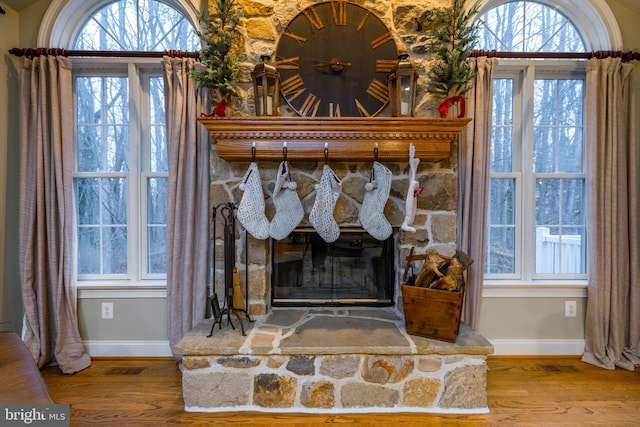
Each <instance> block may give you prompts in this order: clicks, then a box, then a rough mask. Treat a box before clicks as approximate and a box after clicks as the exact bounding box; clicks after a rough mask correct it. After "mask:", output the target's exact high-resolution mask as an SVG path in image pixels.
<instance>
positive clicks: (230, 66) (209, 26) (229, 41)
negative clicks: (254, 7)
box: [191, 0, 243, 102]
mask: <svg viewBox="0 0 640 427" xmlns="http://www.w3.org/2000/svg"><path fill="white" fill-rule="evenodd" d="M215 9H216V10H215V12H214V13H212V14H211V15H207V14H206V13H202V14H201V15H200V22H201V23H202V24H203V26H204V31H203V32H198V36H199V37H200V39H201V40H202V42H203V44H204V48H203V49H201V50H200V61H201V62H202V64H203V65H204V66H205V69H204V70H203V71H193V72H192V73H191V77H192V78H193V79H194V80H195V81H196V83H197V85H198V87H201V88H209V89H211V90H212V91H214V92H215V94H216V95H217V97H218V99H217V100H216V101H219V100H220V99H223V98H224V99H227V100H228V101H229V102H231V101H232V100H233V99H235V98H238V97H239V95H240V94H239V91H238V72H239V69H240V57H239V55H238V52H237V48H236V46H234V44H235V43H236V41H237V40H238V39H239V37H240V33H238V32H237V31H236V27H237V26H238V23H239V22H240V18H241V17H242V16H243V13H242V11H241V10H240V9H239V8H238V7H237V5H236V2H235V0H216V1H215Z"/></svg>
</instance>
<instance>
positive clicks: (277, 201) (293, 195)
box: [269, 161, 304, 240]
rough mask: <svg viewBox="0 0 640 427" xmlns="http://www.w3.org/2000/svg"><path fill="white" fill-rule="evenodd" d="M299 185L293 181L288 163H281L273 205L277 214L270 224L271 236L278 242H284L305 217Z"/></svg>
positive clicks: (274, 190)
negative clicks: (297, 190) (298, 191)
mask: <svg viewBox="0 0 640 427" xmlns="http://www.w3.org/2000/svg"><path fill="white" fill-rule="evenodd" d="M297 188H298V186H297V184H296V183H295V182H293V181H292V180H291V174H290V173H289V168H288V166H287V162H286V161H283V162H282V163H280V167H279V168H278V176H277V177H276V185H275V187H274V189H273V194H272V195H271V196H272V197H273V203H274V205H275V208H276V214H275V215H274V216H273V219H272V220H271V224H269V235H270V236H271V238H273V239H276V240H282V239H284V238H285V237H287V236H288V235H289V234H291V232H292V231H293V230H294V229H295V228H296V227H297V226H298V224H300V221H302V218H303V217H304V208H303V207H302V203H301V202H300V198H299V197H298V193H297V192H296V189H297Z"/></svg>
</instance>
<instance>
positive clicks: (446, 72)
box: [426, 0, 478, 98]
mask: <svg viewBox="0 0 640 427" xmlns="http://www.w3.org/2000/svg"><path fill="white" fill-rule="evenodd" d="M465 2H466V0H453V5H452V6H451V7H449V8H444V9H436V10H434V13H433V20H434V25H433V26H432V28H431V29H430V30H428V31H427V34H428V35H429V37H430V38H431V42H430V44H429V45H428V47H427V48H428V51H429V52H431V53H433V54H434V55H433V61H432V64H431V67H430V68H429V70H428V71H427V73H426V76H427V85H426V89H427V92H429V93H431V94H432V95H435V96H436V97H438V98H449V97H452V96H456V95H462V94H464V93H465V92H467V91H468V90H469V89H470V88H471V82H472V81H473V79H474V78H475V72H474V71H473V70H472V69H471V67H470V66H469V63H468V62H467V59H468V58H469V57H470V56H471V54H472V53H473V49H474V48H475V45H476V41H477V38H478V36H477V25H476V24H475V23H473V24H472V23H471V19H472V18H473V16H474V15H475V14H476V13H477V11H478V7H477V6H474V7H473V8H471V9H470V10H468V11H466V12H465V11H464V7H465Z"/></svg>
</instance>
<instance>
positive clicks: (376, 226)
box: [359, 162, 393, 240]
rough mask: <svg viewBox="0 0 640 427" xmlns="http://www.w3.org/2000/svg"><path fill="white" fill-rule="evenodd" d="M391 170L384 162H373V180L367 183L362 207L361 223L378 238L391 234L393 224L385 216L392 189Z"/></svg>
mask: <svg viewBox="0 0 640 427" xmlns="http://www.w3.org/2000/svg"><path fill="white" fill-rule="evenodd" d="M391 178H392V174H391V171H390V170H389V169H388V168H387V167H386V166H385V165H383V164H382V163H378V162H373V170H372V172H371V180H370V181H369V182H368V183H366V184H365V186H364V189H365V193H364V199H363V201H362V207H361V208H360V214H359V219H360V224H362V228H364V229H365V230H367V232H368V233H369V234H371V235H372V236H373V237H375V238H376V239H378V240H385V239H386V238H387V237H389V236H391V233H392V232H393V230H392V229H391V224H389V221H387V218H385V216H384V206H385V205H386V204H387V200H388V199H389V192H390V191H391Z"/></svg>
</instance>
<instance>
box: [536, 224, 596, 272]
mask: <svg viewBox="0 0 640 427" xmlns="http://www.w3.org/2000/svg"><path fill="white" fill-rule="evenodd" d="M584 245H585V229H584V228H561V227H537V228H536V268H535V272H536V273H537V274H584V273H586V268H585V247H584Z"/></svg>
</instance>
